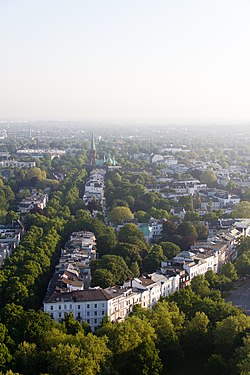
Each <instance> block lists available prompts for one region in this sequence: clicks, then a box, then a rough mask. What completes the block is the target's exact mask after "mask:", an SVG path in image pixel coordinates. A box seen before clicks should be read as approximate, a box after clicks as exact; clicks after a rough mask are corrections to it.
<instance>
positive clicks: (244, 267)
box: [235, 253, 250, 276]
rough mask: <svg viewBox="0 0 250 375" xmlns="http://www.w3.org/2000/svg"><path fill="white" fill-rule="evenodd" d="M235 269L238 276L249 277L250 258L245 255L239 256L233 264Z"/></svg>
mask: <svg viewBox="0 0 250 375" xmlns="http://www.w3.org/2000/svg"><path fill="white" fill-rule="evenodd" d="M235 268H236V270H237V272H238V274H239V275H240V276H245V275H250V256H248V255H247V254H245V253H244V254H242V255H240V256H239V257H238V258H237V260H236V262H235Z"/></svg>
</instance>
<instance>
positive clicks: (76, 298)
mask: <svg viewBox="0 0 250 375" xmlns="http://www.w3.org/2000/svg"><path fill="white" fill-rule="evenodd" d="M112 298H113V297H112V296H111V295H110V294H108V293H107V292H106V291H105V290H104V289H101V288H100V289H88V290H76V291H73V292H65V293H56V292H55V293H53V294H52V295H51V296H50V297H49V298H48V299H47V300H45V302H48V303H53V302H84V301H104V300H106V301H107V300H109V299H112Z"/></svg>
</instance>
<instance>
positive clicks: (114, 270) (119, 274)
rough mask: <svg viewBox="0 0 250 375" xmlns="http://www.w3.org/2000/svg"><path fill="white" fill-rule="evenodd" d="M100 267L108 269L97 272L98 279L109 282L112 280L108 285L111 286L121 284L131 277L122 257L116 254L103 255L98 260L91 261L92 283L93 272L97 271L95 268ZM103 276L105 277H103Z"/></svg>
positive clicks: (99, 268)
mask: <svg viewBox="0 0 250 375" xmlns="http://www.w3.org/2000/svg"><path fill="white" fill-rule="evenodd" d="M101 269H102V270H103V271H104V270H105V271H109V272H102V273H100V272H98V273H97V276H98V277H99V280H100V279H102V280H106V282H107V281H109V283H110V282H112V284H111V285H108V286H112V285H114V284H120V285H121V284H123V283H124V281H126V280H128V279H129V278H130V277H132V273H131V271H130V270H129V268H128V266H127V264H126V262H125V261H124V259H123V258H122V257H120V256H117V255H104V256H103V257H102V258H101V259H100V260H96V261H95V262H92V272H93V279H92V280H93V283H94V282H96V277H95V273H96V272H97V270H99V271H100V270H101ZM111 275H112V278H111ZM104 276H106V277H105V278H104ZM95 285H96V284H95Z"/></svg>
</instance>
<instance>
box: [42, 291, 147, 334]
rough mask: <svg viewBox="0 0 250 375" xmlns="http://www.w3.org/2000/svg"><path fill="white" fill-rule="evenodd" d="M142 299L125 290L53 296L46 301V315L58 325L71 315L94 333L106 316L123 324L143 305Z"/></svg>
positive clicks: (76, 292)
mask: <svg viewBox="0 0 250 375" xmlns="http://www.w3.org/2000/svg"><path fill="white" fill-rule="evenodd" d="M140 297H141V295H140V293H134V292H133V291H132V289H131V288H122V287H114V288H108V289H101V288H96V289H88V290H80V291H73V292H68V293H53V294H52V296H50V297H49V298H47V299H46V300H45V301H44V312H46V313H48V314H49V315H50V316H51V317H52V318H53V319H55V320H56V321H60V320H61V319H64V317H65V314H66V313H72V314H73V316H74V318H75V319H76V320H78V321H80V322H82V321H85V322H87V323H88V324H89V325H90V327H91V329H92V330H93V331H95V330H96V329H97V328H98V327H99V326H100V324H101V321H102V319H103V318H104V317H105V316H107V317H108V318H109V319H110V320H111V321H121V320H123V319H124V318H125V317H126V316H127V315H128V314H129V312H131V311H132V307H133V306H134V305H135V304H137V303H140Z"/></svg>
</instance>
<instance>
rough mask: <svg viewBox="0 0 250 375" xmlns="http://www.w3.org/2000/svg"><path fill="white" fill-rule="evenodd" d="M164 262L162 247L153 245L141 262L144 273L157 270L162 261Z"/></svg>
mask: <svg viewBox="0 0 250 375" xmlns="http://www.w3.org/2000/svg"><path fill="white" fill-rule="evenodd" d="M164 260H166V258H165V256H164V254H163V250H162V247H161V246H159V245H154V246H153V247H152V249H151V250H150V252H149V253H148V255H147V256H146V258H145V259H144V260H143V265H142V267H143V270H144V272H148V273H151V272H155V271H156V270H157V268H159V267H160V264H161V262H162V261H164Z"/></svg>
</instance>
